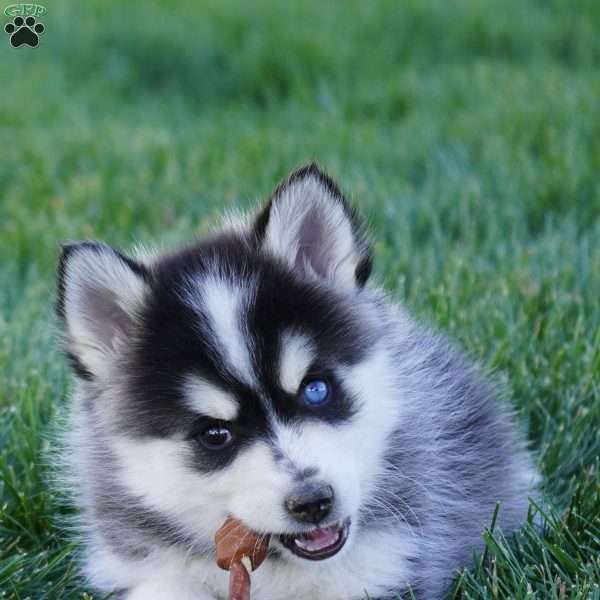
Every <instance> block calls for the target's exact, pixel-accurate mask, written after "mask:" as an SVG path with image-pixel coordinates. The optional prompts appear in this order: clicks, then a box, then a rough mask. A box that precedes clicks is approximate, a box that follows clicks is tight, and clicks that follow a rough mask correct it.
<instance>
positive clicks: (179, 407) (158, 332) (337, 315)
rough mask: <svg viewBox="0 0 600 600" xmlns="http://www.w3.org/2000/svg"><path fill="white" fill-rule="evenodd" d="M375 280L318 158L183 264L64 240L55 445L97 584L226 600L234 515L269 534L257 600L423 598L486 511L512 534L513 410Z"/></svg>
mask: <svg viewBox="0 0 600 600" xmlns="http://www.w3.org/2000/svg"><path fill="white" fill-rule="evenodd" d="M370 268H371V255H370V252H369V247H368V243H367V241H366V238H365V236H364V231H363V228H362V227H361V224H360V222H359V219H358V217H357V215H356V213H355V212H354V210H353V209H352V208H351V207H350V206H349V205H348V204H347V202H346V201H345V199H344V198H343V196H342V194H341V192H340V190H339V189H338V187H337V186H336V185H335V184H334V183H333V181H332V180H331V179H330V178H329V177H328V176H327V175H325V174H324V173H323V172H322V171H320V170H319V169H318V168H317V167H316V166H315V165H309V166H307V167H304V168H302V169H300V170H298V171H296V172H294V173H293V174H292V175H290V176H289V177H288V179H287V180H286V181H284V182H283V183H282V184H280V185H279V187H278V188H277V189H276V190H275V192H274V193H273V196H272V198H271V199H270V201H269V202H268V204H267V205H266V207H265V208H264V209H263V210H262V211H261V212H260V213H259V214H258V215H256V216H254V217H251V218H247V219H245V220H244V219H241V220H238V221H236V222H233V221H229V222H227V223H226V224H225V225H224V226H223V228H222V230H221V231H220V232H218V233H216V234H215V235H213V236H211V237H208V238H207V239H204V240H201V241H199V242H197V243H194V244H192V245H190V246H187V247H185V248H183V249H181V250H179V251H177V252H172V253H168V254H166V255H162V256H154V257H148V256H146V257H144V258H141V257H138V258H130V257H127V256H125V255H123V254H121V253H120V252H118V251H116V250H113V249H112V248H110V247H108V246H105V245H103V244H100V243H96V242H81V243H73V244H69V245H66V246H65V247H64V251H63V255H62V258H61V261H60V267H59V300H58V312H59V315H60V317H61V319H62V322H63V326H64V338H65V346H66V351H67V353H68V356H69V357H70V359H71V361H72V363H73V366H74V370H75V373H76V375H77V377H76V385H75V390H74V394H73V397H72V401H71V405H70V407H69V426H68V430H67V431H66V432H65V436H64V441H65V449H64V452H63V454H64V462H65V463H66V465H67V466H68V470H67V478H66V480H67V482H68V486H69V489H70V491H71V493H72V496H73V498H74V501H75V502H76V504H77V505H78V507H79V508H80V511H79V513H80V519H79V521H78V527H79V530H80V532H81V534H82V537H83V548H84V550H83V551H84V571H85V574H86V576H87V577H88V579H89V581H90V583H91V584H92V585H93V586H94V587H96V588H98V589H100V590H105V591H109V592H116V593H117V597H122V598H126V599H127V600H174V599H177V600H186V599H188V600H209V599H210V600H215V599H217V598H219V599H222V598H225V597H226V592H227V583H228V575H227V573H226V572H224V571H221V570H220V569H219V568H218V567H217V565H216V564H215V558H214V546H213V538H214V535H215V532H216V530H217V529H218V528H219V527H220V526H221V525H222V523H223V522H224V520H225V519H226V518H227V517H228V516H230V515H231V516H233V517H235V518H237V519H240V520H241V521H243V522H244V523H245V524H246V525H247V526H248V527H249V528H251V529H253V530H255V531H256V532H259V533H261V534H270V535H271V545H270V553H269V556H268V558H267V560H266V561H265V563H264V564H263V565H262V566H261V568H260V569H258V570H257V571H256V572H255V573H254V574H253V597H254V598H258V599H260V600H284V599H286V600H288V599H289V598H295V599H297V600H309V599H310V600H314V599H315V598H319V599H321V600H334V599H339V600H351V599H352V600H354V599H356V600H358V599H362V598H366V597H367V595H368V596H369V597H370V598H397V597H401V596H402V595H403V594H406V593H407V590H408V588H409V586H410V587H411V588H412V592H413V593H414V595H415V597H416V598H418V599H426V600H434V599H438V598H443V596H444V594H445V593H446V591H447V590H448V588H449V585H450V583H451V581H452V578H453V576H454V574H455V572H456V569H458V568H460V567H461V566H464V565H467V564H468V563H469V561H470V559H471V557H472V555H473V551H474V550H475V551H476V550H478V549H481V546H482V530H483V528H484V527H485V526H486V525H488V524H489V523H490V520H491V517H492V514H493V512H494V508H495V505H496V503H497V502H499V503H500V512H499V517H498V525H499V526H500V527H502V528H503V530H504V531H505V532H506V533H508V532H510V531H512V530H514V529H515V528H517V527H518V526H519V524H520V523H521V522H522V520H523V519H524V517H525V516H526V513H527V504H528V502H527V499H528V496H529V495H530V494H531V493H532V490H533V486H534V481H535V479H536V476H535V471H534V469H533V468H532V465H531V460H530V457H529V455H528V453H527V451H526V449H525V446H524V442H523V440H522V438H521V436H520V435H519V434H518V432H517V428H516V427H515V425H514V423H513V421H512V418H511V414H510V412H509V411H508V410H507V409H506V408H505V407H503V406H502V405H501V403H499V402H498V401H497V398H496V397H495V393H494V390H493V389H492V387H491V386H490V385H489V384H488V383H486V381H485V380H484V379H483V378H482V376H481V375H480V374H479V373H478V371H477V369H476V368H475V367H474V366H473V365H471V364H470V363H469V362H468V361H467V360H466V359H465V358H464V357H463V356H462V355H461V354H460V353H458V352H457V351H455V350H454V349H453V348H452V347H451V346H450V345H449V344H448V343H447V342H446V341H445V340H444V338H443V337H441V336H440V335H438V334H436V333H432V332H431V331H428V330H427V329H424V328H423V327H422V326H420V325H418V324H417V323H415V322H414V321H413V320H412V319H411V318H410V317H409V316H408V315H407V314H406V312H405V311H404V310H403V309H402V308H401V307H399V306H398V305H396V304H394V303H393V302H391V301H390V300H389V298H387V297H386V296H385V294H384V293H383V292H382V291H381V290H379V289H376V288H374V287H371V286H369V285H367V279H368V277H369V272H370ZM407 597H408V596H407Z"/></svg>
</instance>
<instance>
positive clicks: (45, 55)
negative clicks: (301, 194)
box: [0, 0, 600, 600]
mask: <svg viewBox="0 0 600 600" xmlns="http://www.w3.org/2000/svg"><path fill="white" fill-rule="evenodd" d="M46 6H47V8H48V14H47V15H46V16H45V17H43V18H42V19H41V20H42V21H43V22H44V24H45V25H46V33H45V34H44V35H43V38H42V41H41V43H40V45H39V47H38V48H36V49H31V48H27V47H21V48H19V49H13V48H12V47H10V45H9V43H8V36H5V39H4V40H0V42H2V43H1V44H0V82H1V83H0V88H1V91H0V149H1V150H0V151H1V155H0V156H1V160H0V382H1V383H0V597H2V598H10V599H15V600H16V599H22V598H33V599H38V598H83V597H85V593H86V588H85V585H83V584H81V583H79V582H78V581H77V580H76V578H75V574H74V562H73V560H74V559H73V557H74V550H75V549H74V547H73V545H71V544H69V543H68V542H67V541H66V539H65V533H64V531H62V530H61V528H60V527H59V526H57V523H58V521H59V520H60V518H61V515H64V514H65V513H66V512H67V511H68V509H67V508H66V507H65V506H64V503H63V500H62V499H61V498H60V497H59V496H57V495H56V494H54V493H53V492H51V491H49V489H48V486H47V484H46V482H45V480H44V477H45V468H44V465H43V459H42V457H43V450H44V448H45V447H46V446H47V444H48V442H47V439H48V430H49V424H50V423H51V421H52V418H53V415H54V414H55V412H56V410H57V409H58V408H59V407H60V406H61V404H62V403H63V401H64V398H65V396H66V394H67V392H68V389H69V378H68V371H67V368H66V365H65V361H64V359H63V357H62V356H61V355H60V353H59V352H58V349H57V345H56V343H55V330H54V325H55V323H54V318H53V312H52V309H53V302H54V269H55V264H56V260H57V254H58V251H59V243H60V242H61V241H64V240H67V239H79V238H101V239H103V240H105V241H106V242H108V243H111V244H114V245H117V246H121V247H125V248H127V247H130V246H131V245H132V243H133V242H143V243H146V244H149V245H152V244H155V243H158V244H161V245H165V246H168V245H171V244H173V243H176V242H177V241H182V240H188V239H189V238H190V237H191V236H193V235H196V234H197V233H198V232H201V231H203V230H204V229H205V228H206V226H207V223H208V222H209V221H211V220H213V219H214V218H215V215H216V214H218V212H219V211H221V210H222V209H224V208H228V207H233V206H236V207H237V206H247V205H249V204H251V203H253V202H255V201H256V200H257V199H260V198H265V197H266V196H267V195H268V194H269V192H270V190H271V189H272V187H273V186H274V185H275V183H276V182H277V180H278V179H279V178H280V177H282V176H284V175H285V174H286V173H287V172H288V171H290V170H291V169H292V168H293V167H295V166H297V165H299V164H301V163H303V162H305V161H307V160H309V159H316V160H318V161H319V162H320V163H321V165H323V166H324V167H325V168H326V169H328V170H329V171H330V173H331V174H332V175H333V176H334V177H335V178H336V179H338V181H339V182H340V183H341V186H342V188H343V189H344V190H346V192H347V193H348V195H349V196H350V198H351V199H352V200H353V201H354V202H355V203H356V204H358V205H359V206H360V207H361V209H362V210H363V212H364V213H365V214H366V215H368V218H369V222H370V225H371V227H372V231H373V234H374V239H375V240H376V243H375V252H376V270H377V273H376V274H377V277H378V278H379V280H380V281H382V282H383V283H384V284H385V285H386V287H388V289H390V290H392V291H393V293H394V294H395V296H396V297H397V298H399V299H402V300H403V301H404V302H406V303H407V304H408V306H409V307H410V308H411V309H412V311H413V312H414V313H416V314H417V315H418V316H419V317H420V318H422V319H424V320H425V321H428V322H431V323H434V324H437V325H438V326H439V327H441V328H442V329H443V330H445V331H448V332H450V333H451V335H453V336H454V337H455V338H458V339H459V340H460V342H461V343H462V345H463V346H464V347H465V348H466V349H467V351H468V352H470V353H471V354H472V355H473V356H475V357H477V358H479V359H480V360H482V361H483V362H485V363H486V364H488V365H491V366H492V367H493V368H494V369H496V370H497V372H498V373H499V375H500V376H501V377H502V379H503V380H504V381H505V384H506V388H507V390H508V391H509V392H510V397H511V400H512V401H513V403H514V405H515V407H516V408H517V409H518V410H519V414H520V416H521V419H522V422H523V424H524V427H525V428H526V429H527V431H528V434H529V439H530V440H531V443H532V447H533V448H535V449H536V451H537V453H538V456H539V465H540V469H541V471H542V473H543V475H544V485H545V489H546V492H547V495H548V499H549V501H550V502H549V506H546V507H544V508H542V509H541V510H542V515H541V518H542V520H543V527H542V529H541V530H538V529H536V527H535V526H534V525H533V512H535V511H536V509H535V508H533V507H532V519H531V521H530V522H529V523H527V524H525V525H524V527H523V530H522V532H521V533H520V534H519V536H517V538H515V539H511V540H505V539H504V538H502V537H501V536H499V535H492V534H490V533H489V532H488V533H486V534H485V537H486V542H487V544H488V550H487V553H486V556H485V557H483V558H482V559H478V560H477V562H476V564H475V566H474V567H473V568H472V569H470V570H469V571H467V572H465V573H463V574H462V576H461V577H460V578H459V579H458V580H457V585H456V591H455V593H454V597H456V598H473V599H478V600H481V599H488V598H489V599H496V598H519V599H521V598H522V599H525V598H527V599H547V598H548V599H557V600H558V599H567V598H568V599H578V600H584V599H585V600H588V599H593V600H600V557H599V556H600V466H599V458H598V456H599V453H600V392H599V385H600V377H599V375H600V327H599V324H600V311H599V310H598V307H599V298H600V243H599V242H600V70H599V66H600V2H598V1H597V0H574V1H572V2H568V1H566V0H564V1H563V0H527V1H525V0H503V1H501V2H500V1H496V2H493V1H491V0H456V1H453V2H442V1H420V0H403V2H397V1H386V0H376V1H375V0H373V1H367V2H365V1H360V0H345V1H344V2H339V3H323V2H317V1H316V0H314V1H313V0H311V1H304V2H297V3H292V2H290V3H275V2H266V1H265V0H255V1H254V2H243V1H242V0H227V1H216V0H215V1H212V0H211V1H202V2H183V1H174V2H167V1H166V0H162V1H161V0H157V1H154V2H149V1H148V2H141V1H138V0H130V1H128V2H123V3H107V2H101V1H100V0H93V1H92V0H87V1H86V2H80V3H67V2H52V3H46ZM8 20H9V19H8V17H5V19H4V22H3V23H5V22H8ZM87 593H89V594H91V591H90V590H87ZM88 597H89V596H88ZM95 597H97V596H95Z"/></svg>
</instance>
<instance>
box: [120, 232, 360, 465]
mask: <svg viewBox="0 0 600 600" xmlns="http://www.w3.org/2000/svg"><path fill="white" fill-rule="evenodd" d="M214 276H217V277H219V278H224V279H228V280H231V281H232V283H233V284H234V285H235V283H236V282H240V281H244V280H246V279H247V278H249V277H250V278H252V280H253V281H255V282H256V294H255V300H254V302H253V304H252V305H251V306H250V307H249V311H248V314H247V315H244V318H245V319H246V322H247V328H248V331H249V335H250V338H251V341H252V346H253V347H254V349H255V355H254V356H253V357H252V358H253V361H254V368H255V371H256V374H257V377H258V388H259V389H253V388H252V387H250V386H249V385H248V384H247V383H244V382H242V381H240V380H239V379H238V378H237V377H236V374H235V373H232V372H230V371H229V370H228V369H227V366H226V365H224V364H222V363H221V361H220V360H219V356H220V354H221V353H220V350H221V349H220V348H215V347H213V345H212V344H213V343H214V336H213V335H212V332H211V330H210V321H208V320H207V317H206V315H204V314H203V313H202V306H198V307H194V306H192V305H190V303H189V302H186V301H185V300H184V297H185V293H186V290H188V291H189V290H190V289H193V288H194V287H195V286H198V285H202V282H203V280H205V278H207V277H211V278H212V277H214ZM363 329H364V328H363V326H362V325H361V322H360V320H359V319H358V318H357V317H356V316H355V312H354V311H353V310H352V307H350V306H349V305H347V304H345V302H344V300H343V299H342V298H341V297H338V295H337V294H335V293H334V292H332V291H331V290H328V289H326V288H325V287H324V286H319V285H318V284H314V283H308V282H303V281H301V280H298V279H297V278H295V277H294V276H293V275H292V273H291V272H290V271H288V270H287V269H285V267H283V266H282V265H280V264H279V263H277V262H276V261H274V260H271V259H268V258H266V257H263V256H262V255H260V254H258V253H256V252H255V251H253V250H252V248H251V244H250V243H249V242H248V240H247V239H246V238H241V237H238V236H233V235H230V234H228V235H221V236H217V237H214V238H212V239H209V240H206V241H203V242H200V243H198V244H197V245H195V246H189V247H187V248H185V249H184V250H182V251H181V252H178V253H176V254H172V255H169V256H167V257H165V258H164V259H163V260H162V261H159V262H158V263H157V264H156V265H155V267H154V269H153V278H152V281H151V294H150V298H149V300H148V303H147V306H146V308H145V310H144V311H143V313H142V315H141V325H140V327H139V331H138V334H137V335H136V338H135V341H134V342H133V343H132V348H131V352H130V354H129V356H128V358H127V361H126V363H125V365H124V367H125V369H126V372H127V373H128V388H129V394H128V396H129V397H128V400H127V402H126V403H125V404H124V407H123V419H122V427H123V428H124V429H126V430H127V431H129V432H130V433H132V434H134V435H138V436H157V437H166V436H171V435H183V436H184V437H186V438H187V439H189V440H190V444H192V447H193V448H194V455H195V466H196V467H197V468H199V469H200V470H202V471H209V470H213V469H218V468H222V467H224V466H226V465H227V464H229V463H230V462H231V461H232V460H233V458H234V457H235V456H236V454H237V452H238V451H239V450H240V448H243V447H244V446H246V445H248V444H250V443H252V441H253V440H255V439H256V438H257V437H260V438H262V439H265V440H269V438H270V437H271V431H270V425H269V419H268V416H267V415H268V412H269V411H272V412H274V413H275V414H276V415H277V417H278V418H279V419H280V420H282V421H285V422H289V421H293V420H296V419H320V420H324V421H326V422H328V423H330V424H332V425H336V424H339V423H344V422H346V421H348V420H349V419H350V418H352V416H353V415H354V413H355V412H356V408H357V407H356V405H355V401H354V399H353V398H352V397H351V396H350V395H349V394H348V393H347V391H346V390H344V389H343V384H342V383H341V382H338V381H337V380H336V378H335V376H334V369H335V367H336V366H337V365H340V364H345V365H351V364H354V363H355V362H357V361H359V360H360V359H361V358H362V357H363V356H364V353H365V351H366V350H367V349H368V347H369V344H370V338H369V335H368V334H367V332H366V331H363ZM288 330H293V331H298V332H301V333H304V334H306V335H308V336H309V337H310V338H311V339H313V340H314V342H315V345H316V349H317V355H318V360H317V361H316V362H315V364H314V365H312V367H311V371H312V373H311V374H312V375H314V376H315V377H316V376H319V377H326V378H327V379H328V380H329V382H330V385H331V399H330V401H329V402H328V403H327V404H326V405H324V406H323V407H321V408H319V409H315V408H309V407H307V406H305V405H304V404H303V403H302V402H300V400H299V398H298V397H296V396H295V395H294V394H289V393H287V392H285V391H284V390H282V389H281V388H280V387H279V382H278V376H277V373H276V366H277V365H278V364H279V353H280V350H281V349H280V348H279V340H280V338H281V335H282V333H283V332H284V331H288ZM189 375H195V376H198V377H200V378H202V379H204V380H206V381H208V382H209V383H211V384H212V385H215V386H217V387H219V388H222V389H224V390H226V391H227V392H228V393H230V394H231V395H232V396H234V397H235V398H236V399H237V401H238V402H239V405H240V412H239V415H238V417H237V419H236V420H235V421H234V422H233V423H231V424H230V426H231V429H232V431H233V433H234V435H235V437H236V440H237V441H236V443H235V444H233V445H232V446H230V447H229V448H227V449H224V450H220V451H211V450H207V449H206V448H204V447H203V446H202V445H201V444H199V443H197V442H195V441H194V440H195V438H196V436H197V434H198V433H199V432H200V431H201V430H202V427H203V426H204V425H206V420H202V418H199V417H198V415H197V414H195V413H193V412H192V411H191V410H190V409H189V408H187V406H186V404H185V402H184V398H183V389H182V387H183V386H182V381H184V380H185V378H186V376H189Z"/></svg>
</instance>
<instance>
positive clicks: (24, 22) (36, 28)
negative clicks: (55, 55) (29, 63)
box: [4, 16, 46, 48]
mask: <svg viewBox="0 0 600 600" xmlns="http://www.w3.org/2000/svg"><path fill="white" fill-rule="evenodd" d="M45 29H46V28H45V27H44V25H43V24H42V23H36V22H35V18H34V17H31V16H29V17H27V18H26V19H23V17H15V18H14V19H13V22H12V23H7V24H6V25H5V27H4V31H6V33H8V34H9V35H10V44H11V46H13V47H14V48H17V47H19V46H22V45H23V44H25V45H27V46H31V47H32V48H35V47H36V46H37V45H38V43H39V41H40V38H39V36H40V35H42V33H44V31H45Z"/></svg>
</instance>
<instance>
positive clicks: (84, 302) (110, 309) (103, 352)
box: [57, 242, 150, 378]
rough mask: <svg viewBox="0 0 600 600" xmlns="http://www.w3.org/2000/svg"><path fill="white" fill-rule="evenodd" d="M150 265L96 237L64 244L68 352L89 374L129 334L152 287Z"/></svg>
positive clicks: (61, 277) (61, 291) (61, 293)
mask: <svg viewBox="0 0 600 600" xmlns="http://www.w3.org/2000/svg"><path fill="white" fill-rule="evenodd" d="M149 277H150V276H149V272H148V271H147V269H146V268H145V267H144V266H143V265H141V264H139V263H137V262H135V261H134V260H132V259H130V258H128V257H126V256H124V255H123V254H121V253H120V252H117V251H116V250H113V249H112V248H110V247H109V246H105V245H104V244H99V243H96V242H76V243H72V244H66V245H64V246H63V251H62V256H61V258H60V262H59V266H58V303H57V312H58V315H59V317H60V318H61V320H62V321H63V326H64V333H65V338H66V344H67V353H68V354H69V356H70V357H71V359H72V360H73V362H74V366H75V369H76V371H77V372H78V373H79V374H80V375H82V376H85V377H87V378H90V377H96V376H101V375H103V374H104V373H105V372H106V369H107V366H108V365H109V362H110V360H111V358H113V357H114V356H115V355H116V354H117V352H118V350H119V348H120V347H122V344H124V343H125V342H126V341H127V340H128V339H129V337H130V335H131V333H132V330H133V327H134V325H135V322H136V319H137V316H138V315H139V311H140V309H141V307H142V306H143V303H144V300H145V297H146V296H147V294H148V290H149V285H148V282H149Z"/></svg>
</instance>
